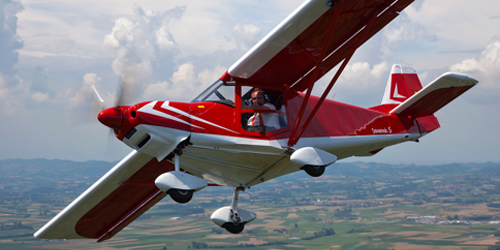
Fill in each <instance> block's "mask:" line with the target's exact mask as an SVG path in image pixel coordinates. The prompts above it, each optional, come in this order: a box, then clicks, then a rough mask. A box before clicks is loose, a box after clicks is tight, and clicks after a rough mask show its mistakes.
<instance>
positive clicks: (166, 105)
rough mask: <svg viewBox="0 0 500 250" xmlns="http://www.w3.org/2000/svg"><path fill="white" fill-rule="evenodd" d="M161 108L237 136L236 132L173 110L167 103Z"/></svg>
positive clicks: (178, 110)
mask: <svg viewBox="0 0 500 250" xmlns="http://www.w3.org/2000/svg"><path fill="white" fill-rule="evenodd" d="M161 107H162V108H164V109H167V110H170V111H172V112H175V113H177V114H180V115H183V116H186V117H188V118H190V119H192V120H195V121H199V122H202V123H205V124H208V125H211V126H214V127H217V128H220V129H224V130H226V131H229V132H231V133H235V134H237V132H235V131H233V130H230V129H227V128H224V127H222V126H219V125H217V124H215V123H211V122H209V121H207V120H203V119H201V118H199V117H196V116H194V115H191V114H189V113H187V112H184V111H182V110H180V109H176V108H174V107H172V106H170V105H169V102H168V101H165V102H164V103H163V105H161ZM193 126H194V125H193Z"/></svg>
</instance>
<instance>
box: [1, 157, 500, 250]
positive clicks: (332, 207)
mask: <svg viewBox="0 0 500 250" xmlns="http://www.w3.org/2000/svg"><path fill="white" fill-rule="evenodd" d="M426 167H427V168H429V167H428V166H426ZM386 168H388V169H386V170H385V169H384V168H382V170H380V169H379V170H378V171H379V172H378V173H377V174H374V173H363V174H360V173H357V172H354V173H353V169H356V165H354V166H353V165H351V166H349V168H347V167H346V169H345V170H343V171H339V172H338V173H337V172H335V171H338V170H333V171H331V170H329V171H330V172H327V174H326V175H324V176H322V177H320V178H311V177H309V176H307V175H305V174H303V173H297V174H294V175H292V176H286V177H284V178H280V179H277V180H272V181H269V182H266V183H264V184H262V185H259V186H256V187H252V188H251V189H250V190H246V191H245V192H244V193H243V194H244V195H242V196H241V199H240V202H239V204H240V207H242V208H245V209H247V210H250V211H253V212H256V213H257V219H256V220H254V221H253V222H251V223H250V224H248V225H247V226H246V228H245V230H244V231H243V232H242V233H241V234H237V235H234V234H229V233H227V232H226V231H225V230H223V229H221V228H219V227H217V226H216V225H215V224H214V223H213V222H212V221H211V220H210V215H211V213H212V212H213V211H214V210H215V209H217V208H219V207H222V206H226V205H229V204H230V197H231V194H232V189H231V188H228V187H208V188H206V189H204V190H201V191H199V192H197V193H195V198H194V199H193V200H192V201H191V202H190V203H188V204H187V205H179V204H176V203H174V202H173V201H171V199H170V198H169V197H166V198H165V199H164V200H163V201H161V202H160V203H158V204H157V205H156V206H154V207H153V208H152V209H150V210H149V211H148V212H147V213H145V214H144V215H143V216H141V217H139V218H138V219H137V220H136V221H135V222H133V223H132V224H130V225H129V226H128V227H126V228H125V229H124V230H123V231H122V232H120V233H119V234H117V235H116V236H115V237H113V238H112V239H110V240H107V241H105V242H102V243H96V242H95V241H94V240H40V239H36V238H33V237H32V234H33V233H34V232H35V231H36V230H37V229H38V228H40V227H41V226H42V225H43V224H44V223H46V222H47V221H48V220H49V219H50V218H52V217H53V216H55V215H56V213H57V212H58V211H60V210H61V209H62V208H63V207H65V206H66V205H67V204H68V202H70V201H71V200H72V199H74V198H75V197H76V196H77V195H78V194H79V193H81V192H82V191H83V190H84V189H85V188H86V186H85V185H90V184H91V183H92V182H93V181H94V180H93V179H92V178H88V179H89V180H88V182H86V183H83V184H78V185H76V184H75V185H73V186H71V185H69V184H68V185H67V186H65V187H61V188H60V189H54V190H56V191H52V192H53V193H52V194H51V195H52V197H56V198H54V199H55V200H51V203H48V202H43V201H34V200H33V199H34V198H30V199H31V201H28V200H26V199H27V198H26V197H29V196H28V195H27V193H29V192H34V191H33V190H35V189H36V188H37V187H36V184H28V185H31V187H32V189H28V190H25V191H23V189H21V188H18V187H16V186H15V185H12V184H8V183H7V182H6V181H5V179H3V182H1V184H0V188H1V189H0V190H1V191H2V192H4V193H3V196H1V197H2V198H1V199H3V200H2V202H3V203H0V223H1V229H2V230H1V231H0V249H203V248H225V249H235V248H253V249H424V250H425V249H433V250H435V249H444V250H448V249H449V250H455V249H500V244H498V243H500V240H499V239H500V238H499V237H497V236H500V230H499V228H500V226H499V224H493V223H495V221H499V220H500V205H497V202H498V201H500V195H499V194H497V193H496V190H497V189H498V187H499V186H500V185H497V184H499V183H497V180H498V179H499V178H497V172H494V171H491V170H489V171H488V172H489V173H490V174H489V175H484V174H483V173H481V172H480V171H479V172H477V170H474V171H476V172H475V174H469V175H467V176H465V177H464V174H463V173H456V174H449V173H448V172H446V171H445V172H446V173H437V174H436V173H433V174H429V173H420V174H418V173H415V171H416V170H414V169H413V168H404V167H403V168H401V167H398V168H391V167H390V166H389V167H386ZM376 169H377V167H373V166H371V167H369V168H366V167H363V168H362V170H363V171H364V172H366V171H368V170H376ZM394 169H400V170H399V171H400V172H397V171H395V170H394ZM401 169H402V170H401ZM436 169H437V170H439V169H438V168H436ZM417 172H418V171H417ZM492 172H493V174H492ZM408 173H412V175H408ZM498 173H499V175H500V171H499V172H498ZM96 176H98V174H96ZM373 176H379V177H376V178H374V177H373ZM408 176H412V177H411V178H409V177H408ZM19 178H21V177H19ZM96 178H97V177H96ZM436 178H439V180H440V181H439V183H438V184H437V186H436V180H435V179H436ZM75 179H76V177H75ZM6 183H7V184H6ZM65 183H72V181H71V178H70V177H68V178H67V180H66V181H65ZM84 184H85V185H84ZM9 185H12V186H13V187H15V188H12V189H9V188H6V187H8V186H9ZM45 185H48V184H45ZM58 185H60V183H59V184H58ZM46 187H47V186H46ZM47 189H48V188H47ZM8 190H11V192H7V191H8ZM12 190H17V191H16V192H17V193H16V192H13V191H12ZM431 193H432V195H431ZM5 194H7V196H5ZM35 194H36V193H35ZM427 194H428V195H427ZM8 195H11V196H12V197H15V196H16V195H17V203H16V202H15V201H16V199H14V198H13V199H12V200H8V199H7V198H8V197H11V196H8ZM32 197H35V196H32ZM23 199H24V200H23ZM21 201H22V202H21ZM23 202H24V203H23Z"/></svg>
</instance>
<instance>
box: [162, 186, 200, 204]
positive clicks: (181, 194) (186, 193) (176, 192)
mask: <svg viewBox="0 0 500 250" xmlns="http://www.w3.org/2000/svg"><path fill="white" fill-rule="evenodd" d="M193 193H194V191H193V190H181V189H170V190H168V191H167V194H168V195H170V197H171V198H172V200H174V201H175V202H177V203H181V204H185V203H188V202H189V201H191V199H192V198H193Z"/></svg>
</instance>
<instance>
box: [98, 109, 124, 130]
mask: <svg viewBox="0 0 500 250" xmlns="http://www.w3.org/2000/svg"><path fill="white" fill-rule="evenodd" d="M97 119H98V120H99V121H100V122H101V123H102V124H104V125H106V126H108V127H110V128H119V127H120V126H121V125H122V122H123V113H122V111H121V109H120V108H119V107H114V108H108V109H105V110H103V111H101V113H99V114H98V115H97Z"/></svg>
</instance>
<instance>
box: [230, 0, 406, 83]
mask: <svg viewBox="0 0 500 250" xmlns="http://www.w3.org/2000/svg"><path fill="white" fill-rule="evenodd" d="M411 2H413V0H358V1H351V0H346V1H343V0H337V1H327V0H309V1H306V2H304V3H303V4H302V5H301V6H300V7H299V8H297V9H296V10H295V11H294V12H293V13H292V14H290V15H289V16H288V17H287V18H286V19H285V20H284V21H283V22H281V23H280V24H279V25H278V26H277V27H276V28H275V29H274V30H273V31H271V32H270V33H269V34H268V35H267V36H266V37H264V38H263V39H262V40H261V41H260V42H259V43H258V44H257V45H255V46H254V47H253V48H252V49H251V50H250V51H248V53H246V54H245V55H244V56H243V57H242V58H241V59H239V60H238V61H237V62H236V63H235V64H233V65H232V66H231V67H230V68H229V70H228V71H227V72H226V73H225V74H224V75H223V76H222V77H221V79H222V80H225V81H228V80H239V81H244V82H249V83H252V84H260V85H275V86H283V85H286V86H288V87H292V89H293V90H296V91H304V90H305V89H307V88H308V83H309V82H315V81H316V80H317V79H319V78H320V77H321V76H323V75H324V74H326V73H327V72H328V71H330V70H331V69H332V68H333V67H335V66H336V65H337V64H339V63H340V62H342V60H344V59H346V58H348V57H349V54H350V51H352V50H355V49H356V48H358V47H359V46H361V45H362V44H363V43H364V42H365V41H367V40H368V39H369V38H371V37H372V36H373V35H375V34H376V33H377V32H378V31H379V30H380V29H382V28H383V27H384V26H386V25H387V24H388V23H389V22H391V21H392V20H393V19H394V18H396V17H397V16H398V15H399V12H400V11H402V10H403V9H404V8H405V7H406V6H408V5H409V4H410V3H411ZM372 19H373V20H372ZM370 22H372V23H370ZM367 26H370V27H369V28H368V29H367V31H366V34H363V30H364V29H366V28H367ZM358 38H359V39H358ZM315 67H318V70H317V71H318V72H317V73H316V75H315V76H314V77H313V74H312V73H313V71H314V69H315ZM311 78H314V79H313V80H311Z"/></svg>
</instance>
